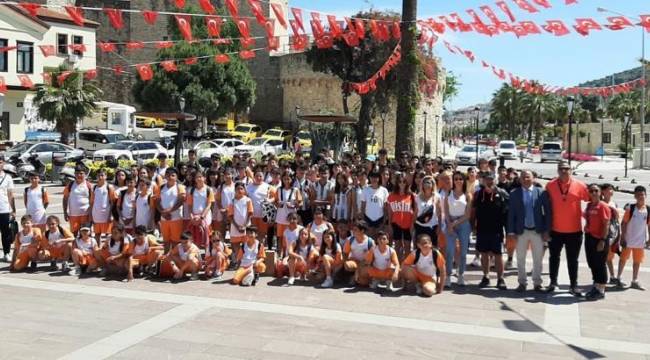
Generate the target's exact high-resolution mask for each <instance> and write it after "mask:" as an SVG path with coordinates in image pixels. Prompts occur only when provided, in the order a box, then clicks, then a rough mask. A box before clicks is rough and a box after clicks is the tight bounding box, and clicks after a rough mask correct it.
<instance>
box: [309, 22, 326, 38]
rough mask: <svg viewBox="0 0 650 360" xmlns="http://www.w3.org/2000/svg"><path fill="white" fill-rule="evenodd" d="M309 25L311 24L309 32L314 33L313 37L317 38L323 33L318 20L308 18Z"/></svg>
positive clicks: (321, 25)
mask: <svg viewBox="0 0 650 360" xmlns="http://www.w3.org/2000/svg"><path fill="white" fill-rule="evenodd" d="M309 25H310V26H311V32H312V34H314V38H316V39H319V38H320V37H321V36H323V34H324V33H325V30H324V29H323V24H321V23H320V19H318V20H309Z"/></svg>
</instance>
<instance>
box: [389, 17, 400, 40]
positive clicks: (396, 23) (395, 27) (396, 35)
mask: <svg viewBox="0 0 650 360" xmlns="http://www.w3.org/2000/svg"><path fill="white" fill-rule="evenodd" d="M399 26H400V24H399V21H397V20H395V21H393V26H392V27H391V34H392V35H393V39H395V40H399V39H401V38H402V30H401V29H400V27H399Z"/></svg>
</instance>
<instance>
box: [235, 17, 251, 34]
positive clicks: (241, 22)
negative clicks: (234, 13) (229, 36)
mask: <svg viewBox="0 0 650 360" xmlns="http://www.w3.org/2000/svg"><path fill="white" fill-rule="evenodd" d="M235 23H236V24H237V29H239V33H240V34H241V36H242V37H243V38H249V37H251V32H250V29H249V26H248V19H237V20H236V21H235Z"/></svg>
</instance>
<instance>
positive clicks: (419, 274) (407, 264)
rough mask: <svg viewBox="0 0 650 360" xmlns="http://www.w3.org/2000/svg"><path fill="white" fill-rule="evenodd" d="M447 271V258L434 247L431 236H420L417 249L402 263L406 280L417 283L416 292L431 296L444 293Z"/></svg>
mask: <svg viewBox="0 0 650 360" xmlns="http://www.w3.org/2000/svg"><path fill="white" fill-rule="evenodd" d="M446 273H447V271H446V268H445V258H444V257H443V256H442V254H441V253H440V251H439V250H438V249H436V248H434V247H433V243H432V242H431V237H430V236H429V235H426V234H422V235H420V236H418V238H417V249H415V251H413V252H411V254H409V256H407V257H406V259H405V260H404V262H403V263H402V277H403V278H404V280H405V281H406V282H407V283H414V284H415V292H416V294H418V295H424V296H427V297H429V296H433V295H434V294H440V293H442V288H443V286H444V283H445V277H446Z"/></svg>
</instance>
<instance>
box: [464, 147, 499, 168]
mask: <svg viewBox="0 0 650 360" xmlns="http://www.w3.org/2000/svg"><path fill="white" fill-rule="evenodd" d="M478 152H479V157H480V158H482V159H489V158H490V155H491V153H492V151H491V150H488V148H487V147H486V146H485V145H479V146H478ZM456 163H457V164H458V165H476V145H465V146H463V148H462V149H460V151H458V152H457V153H456Z"/></svg>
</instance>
